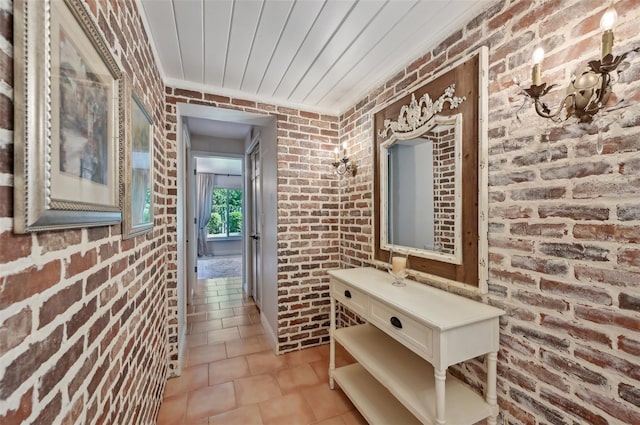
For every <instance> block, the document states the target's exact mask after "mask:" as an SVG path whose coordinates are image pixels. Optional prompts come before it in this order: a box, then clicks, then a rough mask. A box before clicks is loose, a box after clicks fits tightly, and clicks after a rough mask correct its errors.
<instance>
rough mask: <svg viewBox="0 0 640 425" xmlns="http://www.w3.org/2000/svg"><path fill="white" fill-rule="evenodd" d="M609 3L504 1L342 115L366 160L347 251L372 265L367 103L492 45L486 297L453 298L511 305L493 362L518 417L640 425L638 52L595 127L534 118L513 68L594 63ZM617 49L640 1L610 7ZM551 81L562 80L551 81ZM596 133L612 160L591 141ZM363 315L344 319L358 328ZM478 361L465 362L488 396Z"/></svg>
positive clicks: (349, 210) (564, 69)
mask: <svg viewBox="0 0 640 425" xmlns="http://www.w3.org/2000/svg"><path fill="white" fill-rule="evenodd" d="M607 6H608V2H600V1H594V0H591V1H582V0H580V1H578V0H550V1H529V0H515V1H509V0H502V1H498V2H496V3H494V4H493V5H492V6H491V7H489V8H488V9H487V10H486V11H484V12H483V13H482V14H481V15H479V16H478V17H477V18H475V19H473V20H471V21H470V22H468V23H467V24H466V25H465V26H464V27H463V28H459V29H454V31H452V33H451V35H450V36H449V37H447V38H446V39H445V40H444V41H442V43H441V44H439V45H438V46H436V47H435V48H434V49H432V50H430V51H428V52H425V53H424V54H423V56H422V57H420V58H418V59H417V60H415V61H414V62H413V63H411V64H409V65H408V66H407V67H406V68H405V69H404V70H402V71H400V72H398V73H397V74H396V75H395V76H394V77H392V78H391V79H390V80H389V81H387V82H386V83H385V84H384V85H382V86H380V87H378V88H377V89H375V90H373V91H372V92H371V93H369V95H368V96H366V97H365V98H363V99H362V100H361V101H360V102H358V104H356V105H355V106H354V107H353V108H351V109H349V110H348V111H347V112H346V113H345V114H344V115H343V116H342V117H341V124H340V142H343V141H347V143H348V144H349V145H350V149H351V152H352V153H353V154H354V155H355V157H356V158H357V161H358V165H359V167H358V176H356V177H355V178H353V179H349V180H348V181H347V180H343V181H342V182H341V190H342V195H341V223H342V225H341V233H342V234H341V259H342V263H343V264H346V265H351V266H361V265H368V264H370V262H371V258H372V246H373V240H372V237H373V234H372V226H373V223H372V217H371V215H372V211H373V206H372V199H373V194H372V190H373V173H372V158H373V152H372V140H373V134H372V122H371V117H370V111H371V110H372V109H373V108H375V107H377V106H379V105H381V104H383V103H385V102H386V101H387V100H389V99H390V98H392V97H394V96H395V95H396V94H398V93H400V92H402V91H403V90H410V89H411V87H414V86H417V85H419V84H422V83H423V82H424V81H425V80H426V79H428V78H429V76H430V75H433V74H434V72H435V71H437V70H439V69H440V68H442V67H443V66H446V64H447V63H450V62H451V61H454V60H456V59H458V58H460V57H461V56H462V55H464V54H465V53H468V52H471V51H473V50H475V49H476V48H477V47H478V46H480V45H488V46H489V48H490V52H489V66H490V72H489V79H490V87H489V139H490V140H489V152H490V170H489V198H490V205H489V207H490V223H489V260H490V270H489V294H487V295H485V296H479V295H478V294H477V293H475V292H472V291H470V290H465V289H460V288H456V289H455V290H456V292H458V293H460V294H462V295H465V296H468V297H472V298H475V299H479V300H482V301H483V302H486V303H490V304H493V305H496V306H498V307H500V308H502V309H504V310H505V311H506V312H507V314H506V316H504V317H503V319H502V321H501V338H500V352H499V370H498V376H499V377H498V395H499V404H500V408H501V411H502V412H503V414H504V417H505V419H506V422H505V423H509V424H542V423H552V424H574V423H580V424H639V423H640V413H639V412H640V389H639V388H640V373H639V371H640V362H639V361H638V358H639V357H638V356H639V355H640V289H639V288H640V285H639V284H638V282H640V245H639V244H640V235H639V233H638V229H639V228H640V227H639V226H640V197H639V196H638V195H639V194H640V176H639V175H640V165H639V164H640V142H639V141H640V119H638V116H640V106H639V105H638V101H640V90H639V89H640V86H639V85H638V80H639V79H640V57H639V56H638V55H635V56H632V57H631V58H630V61H631V67H630V68H629V69H628V70H627V71H625V73H623V74H622V75H621V77H620V81H619V83H618V84H617V85H616V89H615V91H616V95H617V96H616V97H617V100H618V101H621V103H620V105H619V106H620V107H619V108H617V109H616V110H615V111H612V112H611V113H609V114H608V115H607V119H608V122H607V123H603V124H602V125H601V126H600V127H601V132H600V133H601V134H600V136H599V135H598V130H597V128H596V126H593V125H592V126H584V125H583V126H581V125H577V124H573V123H565V124H561V125H552V126H550V125H549V123H547V122H545V120H543V119H541V118H537V116H536V115H535V114H534V113H532V112H531V111H530V110H527V112H525V115H524V116H523V123H522V124H518V123H517V122H515V121H514V114H515V112H516V110H517V108H518V106H519V102H520V98H519V97H518V96H517V90H516V88H515V87H514V85H513V77H514V76H515V77H517V78H519V79H520V80H521V81H524V83H525V84H528V83H529V80H530V57H531V53H532V52H533V50H534V49H535V48H536V47H537V46H538V45H543V46H544V48H545V50H546V51H547V56H546V59H545V60H544V62H543V80H544V79H547V78H548V79H552V80H557V81H559V82H562V83H563V84H564V83H565V82H568V81H569V78H570V75H571V73H572V72H574V70H575V69H582V67H584V65H586V61H587V60H590V59H592V58H596V57H598V56H599V49H600V30H599V29H598V24H599V20H600V17H601V15H602V13H603V11H604V9H605V8H606V7H607ZM615 7H616V10H617V12H618V15H619V19H618V25H617V27H616V29H615V32H616V40H617V41H616V43H617V44H616V46H614V53H620V52H622V51H626V50H629V49H630V48H632V47H637V46H638V45H640V35H639V33H638V31H637V28H638V27H639V26H640V3H638V2H637V1H636V0H620V1H618V2H616V5H615ZM553 82H556V81H553ZM599 137H600V138H601V145H602V153H601V154H598V153H597V149H596V146H597V144H598V139H599ZM355 320H357V319H355V318H352V317H347V318H345V321H348V322H353V321H355ZM482 360H483V359H482V358H480V359H475V360H474V361H469V362H466V363H465V364H463V365H461V366H460V367H457V368H456V369H455V374H456V375H458V376H459V377H461V378H462V379H464V380H466V381H467V382H468V383H470V384H471V385H472V386H474V387H475V388H476V389H477V390H478V391H481V390H482V388H483V382H484V380H485V369H484V366H483V363H482Z"/></svg>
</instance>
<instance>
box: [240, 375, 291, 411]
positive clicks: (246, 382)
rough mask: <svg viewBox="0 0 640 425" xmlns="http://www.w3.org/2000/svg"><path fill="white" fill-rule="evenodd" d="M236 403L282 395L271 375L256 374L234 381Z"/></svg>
mask: <svg viewBox="0 0 640 425" xmlns="http://www.w3.org/2000/svg"><path fill="white" fill-rule="evenodd" d="M234 384H235V388H236V394H237V397H238V404H239V405H241V406H246V405H248V404H254V403H260V402H262V401H266V400H269V399H272V398H274V397H278V396H280V395H282V392H281V391H280V387H279V386H278V383H277V381H276V380H275V378H274V377H273V375H268V374H265V375H256V376H251V377H249V378H241V379H238V380H236V381H234Z"/></svg>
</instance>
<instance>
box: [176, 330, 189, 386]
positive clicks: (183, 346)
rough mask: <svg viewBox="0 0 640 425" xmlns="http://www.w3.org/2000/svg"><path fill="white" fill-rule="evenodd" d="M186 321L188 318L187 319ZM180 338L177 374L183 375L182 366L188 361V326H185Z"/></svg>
mask: <svg viewBox="0 0 640 425" xmlns="http://www.w3.org/2000/svg"><path fill="white" fill-rule="evenodd" d="M185 322H186V319H185ZM179 335H180V338H179V342H178V369H177V370H176V375H177V376H180V375H182V366H183V365H184V364H185V363H186V357H187V326H186V323H185V326H183V328H182V330H181V331H180V333H179Z"/></svg>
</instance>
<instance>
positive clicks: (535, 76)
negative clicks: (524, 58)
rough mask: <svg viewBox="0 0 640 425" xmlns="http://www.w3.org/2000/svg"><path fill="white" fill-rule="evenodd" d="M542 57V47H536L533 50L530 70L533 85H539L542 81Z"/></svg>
mask: <svg viewBox="0 0 640 425" xmlns="http://www.w3.org/2000/svg"><path fill="white" fill-rule="evenodd" d="M543 59H544V49H543V48H542V47H538V48H537V49H536V50H534V51H533V55H532V56H531V60H532V62H533V69H532V70H531V79H532V80H533V85H534V86H539V85H540V82H541V81H542V65H541V64H542V60H543Z"/></svg>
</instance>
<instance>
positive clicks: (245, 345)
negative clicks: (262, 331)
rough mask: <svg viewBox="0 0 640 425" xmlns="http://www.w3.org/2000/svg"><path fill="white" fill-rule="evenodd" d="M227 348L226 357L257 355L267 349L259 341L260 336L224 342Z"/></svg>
mask: <svg viewBox="0 0 640 425" xmlns="http://www.w3.org/2000/svg"><path fill="white" fill-rule="evenodd" d="M225 344H226V346H227V357H236V356H246V355H247V354H253V353H258V352H260V351H264V350H266V349H268V348H269V347H267V346H265V344H264V343H263V342H262V340H261V339H260V336H254V337H250V338H242V339H235V340H233V341H227V342H225Z"/></svg>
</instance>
